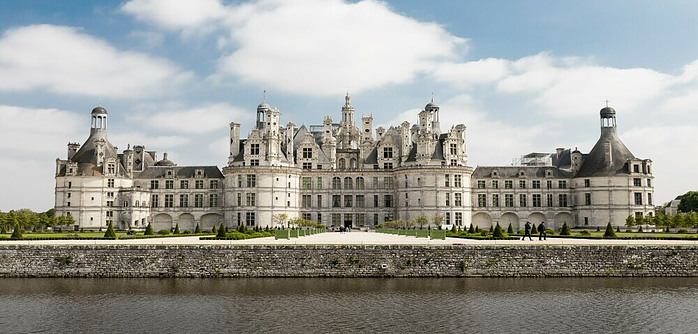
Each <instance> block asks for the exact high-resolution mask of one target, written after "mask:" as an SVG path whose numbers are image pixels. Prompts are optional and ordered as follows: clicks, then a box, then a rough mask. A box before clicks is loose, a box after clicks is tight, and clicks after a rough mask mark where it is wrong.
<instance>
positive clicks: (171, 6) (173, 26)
mask: <svg viewBox="0 0 698 334" xmlns="http://www.w3.org/2000/svg"><path fill="white" fill-rule="evenodd" d="M121 10H123V11H124V12H126V13H128V14H131V15H133V16H135V17H136V19H138V20H140V21H145V22H148V23H152V24H154V25H156V26H158V27H161V28H164V29H167V30H176V31H191V30H207V29H210V28H212V27H213V25H212V24H213V23H215V22H216V21H218V20H221V19H223V18H224V17H225V16H226V14H227V9H226V8H225V7H224V6H223V5H222V4H221V3H220V2H219V1H218V0H197V1H191V0H131V1H129V2H127V3H125V4H124V5H123V6H121Z"/></svg>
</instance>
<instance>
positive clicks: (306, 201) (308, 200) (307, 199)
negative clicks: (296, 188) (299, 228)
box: [301, 195, 313, 208]
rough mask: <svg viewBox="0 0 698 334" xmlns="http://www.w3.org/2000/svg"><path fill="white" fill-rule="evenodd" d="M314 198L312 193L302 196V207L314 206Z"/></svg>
mask: <svg viewBox="0 0 698 334" xmlns="http://www.w3.org/2000/svg"><path fill="white" fill-rule="evenodd" d="M312 201H313V198H312V196H311V195H303V196H301V208H309V207H311V206H312Z"/></svg>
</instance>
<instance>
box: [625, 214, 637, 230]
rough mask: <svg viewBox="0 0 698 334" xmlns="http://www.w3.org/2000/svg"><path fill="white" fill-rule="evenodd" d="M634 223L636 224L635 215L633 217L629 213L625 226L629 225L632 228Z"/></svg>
mask: <svg viewBox="0 0 698 334" xmlns="http://www.w3.org/2000/svg"><path fill="white" fill-rule="evenodd" d="M633 225H635V217H633V215H628V217H627V218H625V226H627V227H628V229H632V228H633Z"/></svg>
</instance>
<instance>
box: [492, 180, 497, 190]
mask: <svg viewBox="0 0 698 334" xmlns="http://www.w3.org/2000/svg"><path fill="white" fill-rule="evenodd" d="M492 189H499V181H497V180H494V181H492Z"/></svg>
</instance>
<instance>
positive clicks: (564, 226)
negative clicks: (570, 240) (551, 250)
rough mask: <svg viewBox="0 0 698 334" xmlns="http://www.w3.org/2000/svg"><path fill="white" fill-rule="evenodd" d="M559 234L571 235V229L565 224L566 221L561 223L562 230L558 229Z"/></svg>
mask: <svg viewBox="0 0 698 334" xmlns="http://www.w3.org/2000/svg"><path fill="white" fill-rule="evenodd" d="M560 235H572V231H570V227H569V226H568V225H567V222H565V223H564V224H562V230H560Z"/></svg>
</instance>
